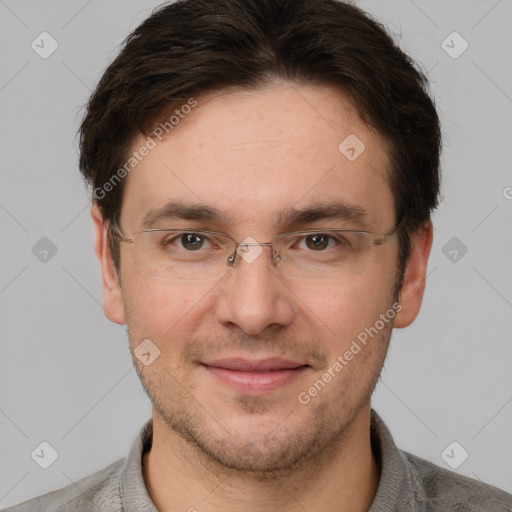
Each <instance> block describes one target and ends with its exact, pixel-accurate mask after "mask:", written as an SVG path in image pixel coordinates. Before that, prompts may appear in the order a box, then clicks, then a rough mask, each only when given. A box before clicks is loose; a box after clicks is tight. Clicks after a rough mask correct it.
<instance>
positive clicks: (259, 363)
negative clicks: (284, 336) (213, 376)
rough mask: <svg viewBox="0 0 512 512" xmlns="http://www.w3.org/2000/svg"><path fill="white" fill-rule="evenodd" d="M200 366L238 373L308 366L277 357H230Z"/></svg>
mask: <svg viewBox="0 0 512 512" xmlns="http://www.w3.org/2000/svg"><path fill="white" fill-rule="evenodd" d="M202 364H204V365H206V366H214V367H216V368H224V369H226V370H235V371H239V372H255V371H260V372H262V371H273V370H289V369H293V368H299V367H301V366H308V365H307V363H301V362H299V361H293V360H291V359H282V358H279V357H269V358H267V359H244V358H242V357H230V358H224V359H215V360H213V361H207V362H202Z"/></svg>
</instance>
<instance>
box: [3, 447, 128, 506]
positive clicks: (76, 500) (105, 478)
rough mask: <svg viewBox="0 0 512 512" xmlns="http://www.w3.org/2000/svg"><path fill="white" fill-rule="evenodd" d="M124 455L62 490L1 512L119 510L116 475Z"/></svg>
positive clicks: (117, 476) (117, 479)
mask: <svg viewBox="0 0 512 512" xmlns="http://www.w3.org/2000/svg"><path fill="white" fill-rule="evenodd" d="M125 460H126V457H125V458H123V459H119V460H118V461H116V462H113V463H112V464H110V465H109V466H107V467H105V468H103V469H101V470H99V471H97V472H95V473H92V474H91V475H89V476H86V477H85V478H82V479H81V480H78V481H77V482H75V483H72V484H70V485H68V486H66V487H63V488H62V489H58V490H56V491H52V492H49V493H47V494H43V495H42V496H38V497H36V498H33V499H31V500H29V501H25V502H24V503H20V504H19V505H15V506H14V507H9V508H7V509H3V512H50V511H51V512H82V511H89V510H108V511H109V512H118V511H121V499H120V494H119V474H120V471H121V468H122V467H123V464H124V462H125Z"/></svg>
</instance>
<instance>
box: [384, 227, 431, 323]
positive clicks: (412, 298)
mask: <svg viewBox="0 0 512 512" xmlns="http://www.w3.org/2000/svg"><path fill="white" fill-rule="evenodd" d="M433 232H434V230H433V227H432V222H430V221H429V222H428V224H426V225H425V227H424V228H421V230H420V231H418V232H417V233H416V234H414V235H413V236H412V237H411V255H410V257H409V261H408V263H407V268H406V270H405V275H404V284H403V286H402V289H401V290H400V297H399V302H400V305H401V306H402V309H401V310H400V311H399V312H397V314H396V316H395V323H394V326H395V327H398V328H403V327H407V326H409V325H411V324H412V322H413V321H414V320H415V318H416V317H417V316H418V313H419V312H420V308H421V303H422V301H423V293H424V291H425V280H426V274H427V263H428V257H429V255H430V249H431V248H432V240H433V236H434V235H433Z"/></svg>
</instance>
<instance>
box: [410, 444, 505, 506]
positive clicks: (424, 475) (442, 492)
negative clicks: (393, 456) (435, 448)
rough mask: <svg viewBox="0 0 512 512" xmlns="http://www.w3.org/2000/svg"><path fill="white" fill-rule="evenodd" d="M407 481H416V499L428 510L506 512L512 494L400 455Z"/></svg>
mask: <svg viewBox="0 0 512 512" xmlns="http://www.w3.org/2000/svg"><path fill="white" fill-rule="evenodd" d="M401 453H402V455H403V457H404V458H405V459H406V461H407V465H408V467H409V470H410V476H411V478H412V479H413V480H414V481H416V484H417V491H418V498H420V500H425V504H426V505H428V507H432V508H428V510H446V511H452V512H509V511H512V494H509V493H507V492H505V491H502V490H501V489H498V488H497V487H493V486H492V485H488V484H485V483H483V482H480V481H478V480H475V479H473V478H469V477H467V476H463V475H459V474H458V473H455V472H453V471H449V470H447V469H444V468H442V467H440V466H437V465H436V464H433V463H432V462H429V461H427V460H425V459H422V458H420V457H417V456H416V455H413V454H411V453H408V452H406V451H402V450H401Z"/></svg>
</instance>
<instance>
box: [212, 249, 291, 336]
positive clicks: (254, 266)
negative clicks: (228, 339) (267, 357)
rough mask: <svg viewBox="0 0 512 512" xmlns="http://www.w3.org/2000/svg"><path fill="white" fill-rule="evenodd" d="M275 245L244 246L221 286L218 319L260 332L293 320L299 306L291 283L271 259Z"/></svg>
mask: <svg viewBox="0 0 512 512" xmlns="http://www.w3.org/2000/svg"><path fill="white" fill-rule="evenodd" d="M271 251H272V248H271V247H269V246H268V245H267V246H263V245H262V246H257V245H256V246H245V247H241V248H240V250H239V252H238V254H236V255H235V262H234V265H233V266H232V267H230V268H229V269H228V273H227V275H225V276H224V277H223V278H222V282H221V283H219V285H218V296H217V298H216V304H215V314H216V317H217V320H218V322H220V323H221V324H223V325H225V326H227V327H230V328H232V329H233V328H238V329H241V330H242V331H243V332H244V333H245V334H247V335H253V336H254V335H258V334H261V333H262V332H263V331H265V330H266V329H267V330H269V329H276V328H278V327H281V328H282V327H284V326H288V325H290V324H291V323H292V321H293V317H294V315H295V311H296V306H295V302H294V297H293V293H292V292H291V290H290V289H289V284H288V283H286V282H285V280H284V278H283V277H282V276H281V275H280V274H279V268H278V267H276V266H275V265H274V264H273V263H272V260H271Z"/></svg>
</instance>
